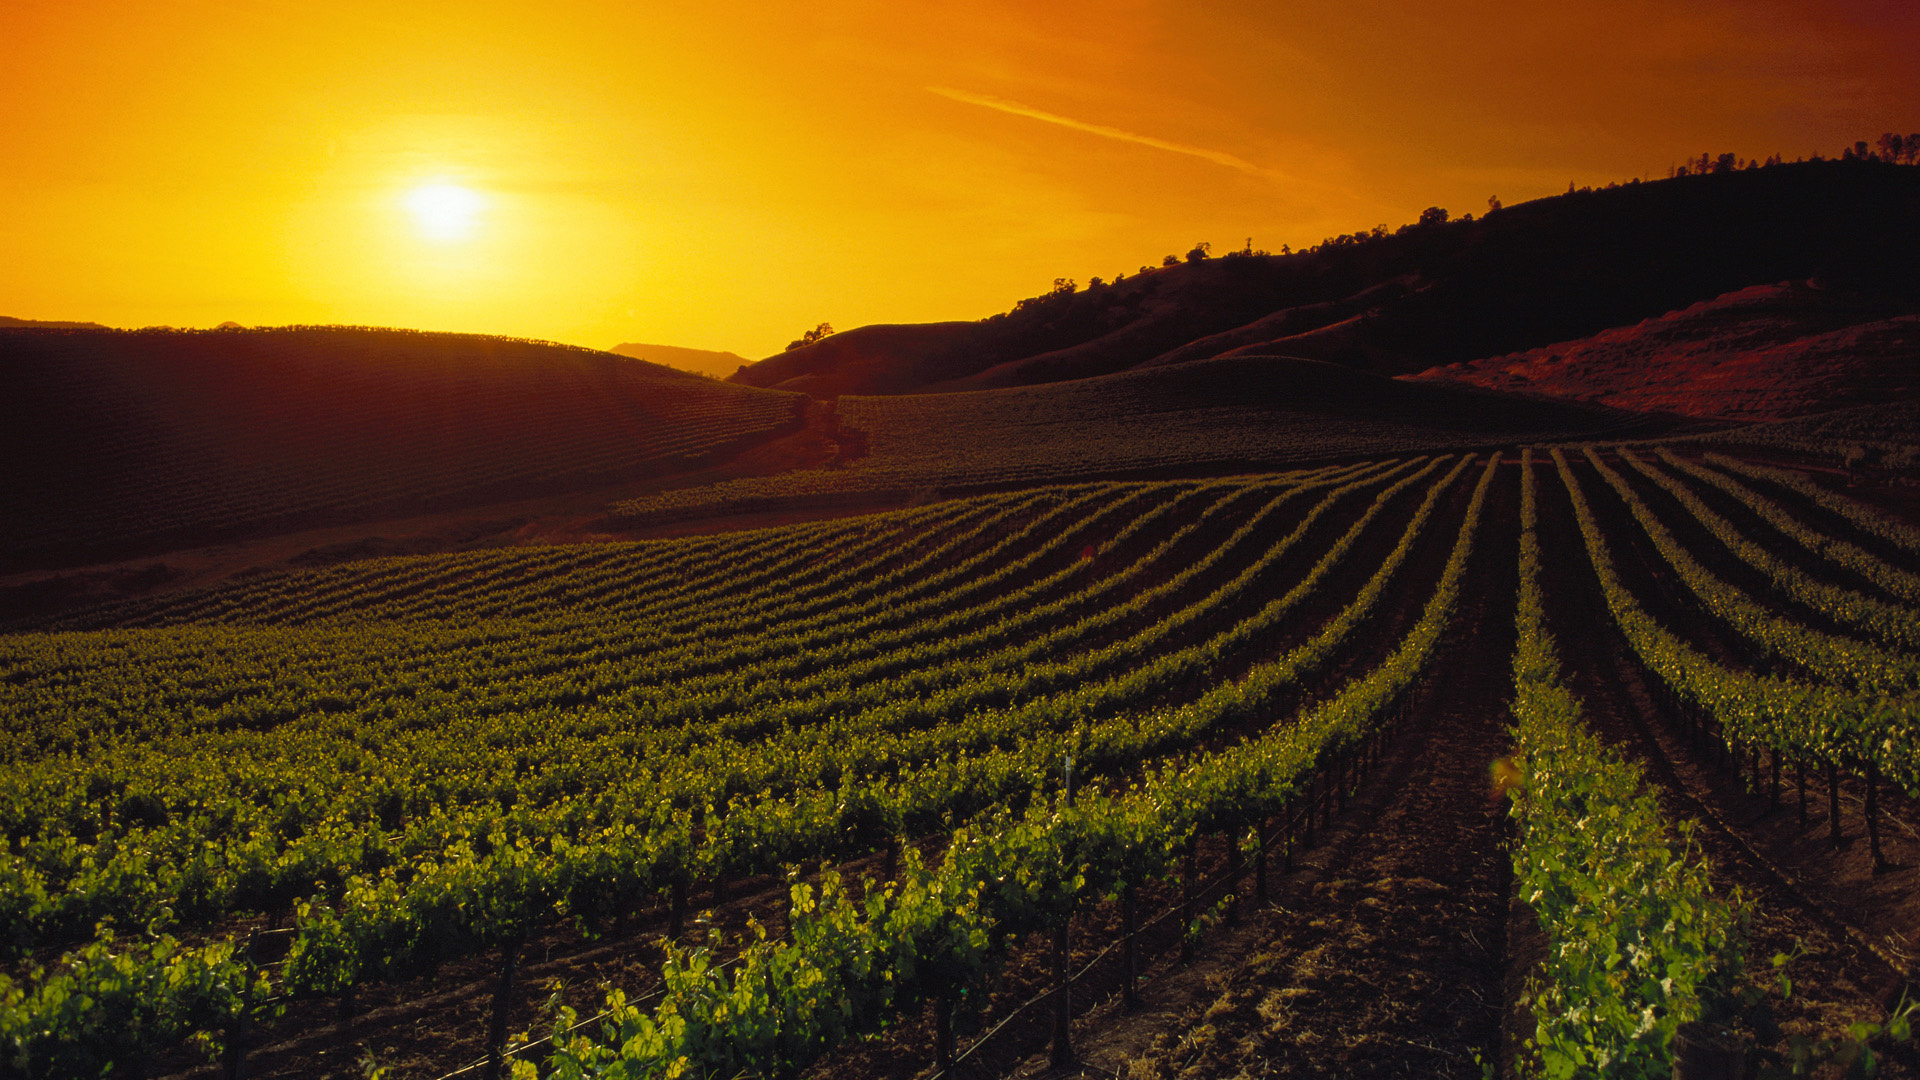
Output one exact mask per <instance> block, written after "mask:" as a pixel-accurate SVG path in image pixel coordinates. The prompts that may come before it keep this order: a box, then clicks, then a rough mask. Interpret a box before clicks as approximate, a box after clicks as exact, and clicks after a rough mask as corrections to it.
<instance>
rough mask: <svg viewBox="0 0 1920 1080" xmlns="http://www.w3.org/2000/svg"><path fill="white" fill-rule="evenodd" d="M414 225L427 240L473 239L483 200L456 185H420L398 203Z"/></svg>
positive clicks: (485, 203)
mask: <svg viewBox="0 0 1920 1080" xmlns="http://www.w3.org/2000/svg"><path fill="white" fill-rule="evenodd" d="M402 201H403V202H404V203H405V204H406V207H407V210H408V211H409V212H411V213H412V214H413V221H414V224H415V225H416V226H417V227H418V228H419V229H420V232H421V234H422V235H424V236H426V237H427V238H428V239H430V240H464V239H466V238H467V237H469V236H471V235H473V230H474V226H475V225H476V224H477V221H478V218H479V216H480V211H481V210H482V209H484V208H485V207H486V205H487V200H486V199H485V198H484V197H483V196H481V195H480V193H479V192H477V191H474V190H473V189H471V188H464V187H461V186H460V185H459V184H423V185H421V186H420V187H417V188H414V189H413V190H412V191H409V192H407V194H406V197H405V199H403V200H402Z"/></svg>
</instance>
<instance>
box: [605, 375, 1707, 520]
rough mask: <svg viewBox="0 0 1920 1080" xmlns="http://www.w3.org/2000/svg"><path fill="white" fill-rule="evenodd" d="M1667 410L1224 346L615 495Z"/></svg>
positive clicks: (1334, 440)
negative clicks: (733, 473) (817, 463)
mask: <svg viewBox="0 0 1920 1080" xmlns="http://www.w3.org/2000/svg"><path fill="white" fill-rule="evenodd" d="M1675 422H1676V418H1674V417H1665V416H1658V415H1649V414H1643V413H1635V412H1629V411H1625V410H1620V409H1613V408H1608V407H1605V406H1600V405H1591V404H1584V403H1579V402H1567V401H1559V400H1555V399H1551V398H1543V397H1538V396H1527V395H1522V394H1512V393H1506V392H1501V391H1490V390H1484V389H1481V388H1479V387H1473V386H1465V385H1455V384H1451V383H1444V382H1431V381H1430V382H1417V381H1408V380H1399V379H1390V378H1386V377H1385V376H1381V375H1375V374H1372V373H1370V372H1365V371H1359V370H1356V369H1353V368H1349V367H1345V366H1342V365H1339V364H1331V363H1327V362H1324V361H1318V360H1302V359H1298V358H1295V357H1283V356H1232V357H1221V358H1218V359H1212V360H1202V361H1196V362H1194V363H1190V364H1182V365H1179V366H1177V367H1151V368H1143V369H1141V370H1137V371H1124V372H1118V373H1116V374H1112V375H1102V376H1096V377H1093V378H1088V379H1075V380H1067V381H1062V382H1053V383H1044V384H1040V385H1036V386H1023V387H1009V388H1006V389H1000V390H983V391H977V392H972V393H946V394H890V395H868V396H853V395H848V396H844V397H841V398H839V399H838V400H837V401H836V402H834V403H833V404H832V407H831V413H830V414H829V422H828V424H827V425H825V426H826V427H827V428H828V429H829V431H830V433H831V437H832V439H833V441H834V443H835V445H836V446H837V448H838V452H837V454H836V455H835V457H834V458H833V459H832V460H831V461H830V462H829V463H827V466H826V467H823V468H812V469H801V470H795V471H788V472H783V473H779V474H776V475H767V476H749V477H742V478H736V479H730V480H726V481H723V482H721V483H718V484H711V485H702V486H697V487H688V488H678V489H673V490H668V491H663V492H660V493H658V494H653V495H647V496H642V497H641V498H638V499H634V500H630V501H627V502H624V503H621V504H619V505H617V506H616V507H615V508H614V514H615V516H616V518H620V519H626V520H640V519H658V518H660V517H663V516H705V515H708V514H713V513H719V512H740V511H762V510H770V509H782V508H794V507H800V506H808V505H816V506H817V505H819V504H821V503H822V502H832V501H838V502H843V503H855V504H859V503H863V502H870V501H873V500H875V499H878V498H892V499H903V498H912V497H915V496H917V495H924V494H925V493H927V492H929V491H939V492H942V493H951V492H955V491H971V490H986V489H992V488H999V487H1013V486H1019V485H1022V484H1030V483H1043V482H1053V481H1060V480H1085V479H1093V478H1113V477H1143V476H1175V475H1193V474H1207V473H1212V474H1219V473H1228V472H1234V471H1253V470H1260V469H1271V468H1279V467H1292V466H1298V465H1303V464H1308V463H1318V462H1326V461H1333V460H1341V459H1347V458H1353V457H1360V456H1376V455H1391V454H1399V453H1416V452H1432V451H1441V450H1457V449H1462V448H1468V447H1484V446H1499V445H1505V444H1510V443H1513V442H1516V441H1531V440H1559V439H1574V438H1595V437H1602V436H1617V435H1622V434H1634V435H1642V434H1644V435H1652V434H1656V433H1659V432H1661V431H1666V430H1671V429H1672V428H1673V426H1674V424H1675Z"/></svg>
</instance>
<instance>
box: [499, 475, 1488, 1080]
mask: <svg viewBox="0 0 1920 1080" xmlns="http://www.w3.org/2000/svg"><path fill="white" fill-rule="evenodd" d="M1497 462H1498V459H1497V458H1496V459H1495V460H1494V461H1493V462H1491V463H1490V464H1489V466H1488V468H1487V469H1486V471H1485V472H1484V473H1483V474H1482V477H1481V480H1480V483H1479V484H1478V486H1477V487H1476V489H1475V492H1474V497H1473V500H1472V502H1471V503H1470V506H1469V510H1468V514H1467V518H1466V520H1465V522H1464V523H1463V524H1462V528H1461V531H1460V535H1459V538H1458V539H1457V540H1456V542H1455V545H1454V549H1453V553H1452V555H1451V557H1450V558H1449V561H1448V563H1447V567H1446V570H1445V571H1444V573H1443V575H1442V577H1441V580H1440V582H1439V583H1438V586H1437V587H1436V589H1435V591H1434V593H1433V595H1432V597H1431V598H1430V599H1429V600H1428V602H1427V604H1426V605H1425V608H1424V610H1423V612H1422V615H1421V618H1420V619H1419V621H1418V622H1417V623H1416V624H1415V625H1414V627H1413V628H1412V630H1411V631H1410V632H1409V633H1408V635H1407V636H1406V637H1405V638H1404V639H1403V640H1402V641H1401V642H1400V644H1399V645H1398V647H1397V648H1396V649H1395V650H1394V652H1393V653H1392V654H1391V655H1390V656H1389V657H1388V659H1387V660H1386V661H1385V662H1384V663H1382V664H1381V665H1380V666H1379V667H1377V668H1375V669H1374V670H1372V671H1370V672H1368V673H1366V674H1363V675H1361V676H1359V677H1357V678H1355V679H1354V680H1352V681H1351V682H1350V683H1348V684H1347V686H1346V687H1344V688H1343V689H1342V690H1341V691H1340V693H1339V694H1337V695H1336V696H1335V697H1334V698H1332V699H1331V700H1330V701H1328V702H1326V703H1325V704H1324V705H1321V706H1318V707H1316V708H1314V709H1312V710H1310V711H1308V712H1307V713H1306V714H1304V715H1302V716H1300V717H1298V718H1296V720H1295V721H1294V722H1293V723H1291V724H1281V725H1278V726H1276V727H1274V728H1272V729H1270V730H1269V731H1268V732H1267V733H1265V734H1262V735H1260V736H1257V737H1255V738H1252V739H1249V740H1247V741H1246V742H1243V743H1241V744H1238V745H1236V746H1233V747H1230V748H1227V749H1225V750H1221V751H1218V752H1215V753H1211V754H1207V755H1203V756H1201V757H1199V758H1197V759H1195V760H1193V761H1191V762H1186V763H1180V764H1173V765H1169V766H1165V767H1163V768H1160V769H1158V770H1154V771H1151V772H1149V773H1148V775H1147V776H1146V777H1145V778H1144V779H1143V780H1142V781H1140V782H1138V783H1137V784H1135V785H1133V786H1132V787H1129V788H1127V789H1125V790H1124V791H1121V792H1118V793H1114V794H1109V793H1099V792H1089V793H1083V794H1082V795H1080V797H1078V798H1077V799H1072V798H1068V797H1066V796H1065V795H1063V796H1062V797H1060V798H1058V799H1055V800H1036V801H1035V802H1034V803H1033V804H1032V805H1030V806H1029V807H1028V809H1027V810H1026V812H1025V813H1024V814H1023V815H1021V816H1020V817H1019V818H1017V819H1007V820H1002V821H996V822H993V823H992V825H991V826H989V827H978V828H962V829H960V830H959V831H957V832H956V833H955V834H954V836H953V837H952V840H951V842H950V844H949V845H948V848H947V852H946V856H945V858H944V860H943V861H942V863H941V865H940V867H939V868H938V869H937V870H935V869H929V868H927V867H924V866H921V865H918V864H917V863H916V862H913V861H910V862H909V865H908V872H907V874H906V875H905V880H904V882H903V883H902V884H901V885H900V886H899V887H898V888H897V889H889V890H885V891H882V892H880V893H878V894H876V895H871V896H869V897H868V898H866V899H865V900H864V901H860V902H854V901H851V900H849V899H847V898H846V896H845V894H844V893H842V892H840V891H838V890H837V889H835V888H834V887H833V885H832V884H831V883H829V884H828V886H827V888H826V889H825V890H824V892H825V895H824V897H823V898H821V899H818V900H816V899H815V897H814V896H813V895H812V893H811V891H810V890H807V889H805V888H799V889H795V890H794V893H793V900H794V915H793V917H792V920H793V935H792V937H793V940H792V941H790V942H783V941H775V940H772V939H769V938H767V937H766V936H764V934H762V935H760V936H757V937H756V938H755V939H754V940H753V941H750V942H749V943H747V946H746V948H745V949H744V951H743V954H742V963H741V964H740V965H739V966H738V967H736V968H735V969H734V970H733V971H732V972H731V973H728V972H722V971H720V970H719V969H717V968H716V967H714V966H713V965H712V964H711V961H710V958H709V956H708V955H707V954H706V953H705V952H703V951H700V950H696V951H694V952H692V953H689V954H679V955H676V956H674V957H673V958H672V959H671V960H670V961H669V968H668V993H667V997H666V999H665V1000H664V1001H663V1002H662V1003H661V1005H660V1006H658V1007H657V1008H656V1009H655V1011H654V1012H653V1013H652V1014H651V1015H648V1014H646V1013H644V1012H642V1011H641V1010H639V1009H637V1008H635V1007H633V1006H631V1005H629V1004H628V1003H627V1002H626V1001H625V999H624V997H623V996H621V995H619V994H617V993H616V994H615V995H613V996H611V997H610V999H609V1002H608V1006H609V1009H608V1012H609V1016H608V1018H607V1020H606V1022H605V1023H604V1024H603V1025H602V1029H601V1030H600V1031H599V1032H597V1033H588V1034H582V1033H579V1032H572V1033H564V1034H560V1035H559V1036H558V1037H557V1038H556V1040H555V1046H554V1052H553V1054H552V1056H551V1059H550V1060H549V1062H548V1064H547V1073H546V1074H547V1075H549V1076H554V1077H584V1076H600V1077H616V1076H619V1077H634V1076H648V1075H655V1074H658V1073H662V1072H664V1071H666V1070H667V1069H669V1068H675V1069H682V1070H685V1071H687V1072H691V1073H695V1074H718V1075H727V1074H732V1073H736V1072H740V1071H749V1070H750V1071H780V1070H784V1069H788V1068H792V1067H795V1066H798V1065H802V1064H804V1063H805V1062H807V1061H808V1060H810V1059H811V1058H812V1057H814V1056H815V1055H817V1054H818V1053H819V1051H820V1050H822V1049H823V1048H825V1047H826V1046H829V1045H831V1044H832V1043H833V1042H835V1041H838V1040H839V1039H840V1038H843V1037H845V1036H846V1035H847V1034H850V1033H852V1032H857V1031H859V1030H862V1029H870V1028H872V1027H875V1026H878V1025H879V1024H880V1023H882V1022H883V1021H884V1020H885V1019H886V1018H887V1017H889V1016H891V1015H895V1014H897V1013H899V1012H901V1011H904V1010H909V1009H915V1008H918V1007H921V1006H922V1005H923V1003H926V1002H929V1001H930V1002H932V1003H933V1004H934V1007H935V1009H936V1010H938V1011H940V1012H946V1011H948V1010H950V1009H951V1008H952V1006H953V1002H954V1001H955V1000H956V999H957V998H959V997H960V996H961V995H962V994H964V993H967V992H969V991H972V990H975V989H977V987H978V985H979V982H980V980H981V976H982V974H983V973H984V971H985V969H986V968H987V966H988V964H989V963H990V961H991V958H992V956H993V955H994V954H995V953H996V952H998V951H1001V950H1004V948H1005V947H1006V944H1007V943H1008V942H1010V941H1012V940H1015V939H1018V938H1020V937H1024V936H1025V935H1026V934H1029V933H1033V932H1036V931H1048V932H1053V933H1055V934H1056V935H1057V934H1058V932H1059V928H1061V927H1063V926H1065V925H1066V923H1067V921H1068V920H1069V919H1070V918H1071V916H1072V915H1073V913H1074V912H1075V911H1076V910H1078V909H1080V908H1082V907H1084V906H1086V905H1088V904H1090V903H1093V902H1097V901H1099V900H1102V899H1106V898H1111V897H1115V896H1118V895H1121V894H1123V893H1126V892H1129V891H1130V890H1132V889H1136V888H1138V887H1139V886H1140V885H1142V884H1145V883H1146V882H1147V881H1149V880H1151V879H1153V878H1157V877H1162V876H1165V875H1166V874H1168V873H1170V872H1171V871H1172V869H1173V868H1174V866H1175V864H1176V862H1177V860H1178V856H1179V853H1180V852H1181V851H1182V850H1183V849H1184V847H1185V845H1186V843H1187V842H1188V840H1189V839H1190V838H1191V837H1192V836H1194V835H1195V834H1196V833H1199V832H1209V831H1225V832H1227V833H1228V834H1229V835H1230V836H1231V837H1233V842H1236V843H1237V842H1239V840H1240V838H1241V836H1242V834H1244V833H1247V832H1248V831H1250V830H1251V831H1254V832H1256V833H1258V835H1259V836H1261V837H1262V838H1264V836H1265V835H1266V824H1267V822H1268V820H1269V819H1270V818H1272V817H1274V816H1275V815H1280V814H1284V813H1288V812H1290V811H1291V810H1292V809H1293V808H1294V804H1295V801H1296V800H1297V799H1299V798H1300V797H1301V794H1302V793H1303V792H1304V791H1305V789H1306V785H1307V783H1308V782H1309V779H1310V778H1311V777H1312V776H1314V775H1315V774H1316V773H1318V772H1320V771H1321V770H1323V769H1327V768H1329V767H1330V766H1333V764H1334V762H1335V760H1336V759H1338V758H1340V757H1341V756H1342V755H1345V754H1352V753H1354V752H1356V751H1357V750H1358V749H1359V748H1360V747H1362V746H1364V745H1367V744H1369V743H1370V742H1371V741H1372V740H1374V739H1376V738H1377V737H1378V736H1379V734H1380V732H1381V730H1382V728H1383V727H1384V725H1385V723H1386V722H1387V721H1388V719H1389V717H1391V716H1392V715H1393V714H1394V708H1393V706H1394V705H1396V704H1397V703H1398V702H1399V701H1400V700H1401V698H1402V696H1403V695H1405V694H1406V693H1407V692H1408V691H1409V689H1411V688H1412V686H1413V685H1414V683H1415V681H1416V680H1417V679H1418V678H1419V676H1420V674H1421V673H1422V671H1423V670H1424V668H1425V665H1426V663H1427V662H1428V661H1429V660H1430V659H1431V657H1432V654H1433V652H1434V649H1435V647H1436V645H1437V643H1438V641H1439V639H1440V635H1441V633H1442V632H1443V631H1444V629H1445V627H1446V625H1447V623H1448V622H1449V621H1450V619H1451V617H1452V615H1453V613H1454V609H1455V607H1456V605H1457V603H1458V599H1459V589H1460V584H1461V581H1462V578H1463V577H1464V574H1465V568H1466V564H1467V559H1468V558H1469V556H1470V554H1471V551H1472V540H1473V535H1474V531H1475V529H1476V527H1477V525H1478V521H1479V516H1480V511H1481V508H1482V506H1483V505H1484V501H1485V493H1486V490H1487V487H1488V484H1489V483H1490V482H1491V480H1492V477H1493V475H1494V469H1495V466H1496V465H1497ZM1067 794H1071V793H1067ZM1056 940H1058V939H1057V938H1056ZM1057 948H1058V946H1056V949H1057ZM576 1022H577V1017H575V1016H574V1015H573V1014H571V1013H565V1014H563V1015H562V1024H563V1025H564V1026H565V1027H566V1028H571V1027H573V1026H574V1024H575V1023H576ZM516 1070H517V1072H516V1075H520V1076H537V1075H539V1073H540V1070H539V1069H537V1068H535V1067H534V1066H532V1065H531V1064H520V1065H516Z"/></svg>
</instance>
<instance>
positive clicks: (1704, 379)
mask: <svg viewBox="0 0 1920 1080" xmlns="http://www.w3.org/2000/svg"><path fill="white" fill-rule="evenodd" d="M1911 310H1912V305H1910V304H1907V305H1903V304H1900V303H1897V302H1891V301H1889V300H1887V299H1884V298H1875V297H1871V296H1862V295H1860V294H1857V293H1849V292H1842V291H1839V290H1836V289H1831V288H1818V287H1814V286H1809V285H1807V284H1804V283H1800V282H1782V283H1778V284H1774V285H1754V286H1751V287H1749V288H1745V289H1740V290H1738V291H1735V292H1731V293H1728V294H1726V295H1724V296H1720V297H1716V298H1714V299H1712V300H1706V301H1702V302H1701V303H1698V304H1694V305H1692V306H1690V307H1687V308H1685V309H1682V310H1680V311H1675V312H1671V313H1669V314H1666V315H1662V316H1660V317H1659V318H1655V319H1648V320H1646V321H1644V322H1641V323H1637V324H1635V325H1633V326H1623V327H1616V328H1613V329H1610V330H1603V331H1601V332H1600V333H1598V334H1595V335H1593V336H1592V337H1589V338H1584V339H1581V340H1579V341H1567V342H1558V343H1555V344H1553V345H1545V346H1541V347H1540V348H1537V349H1530V350H1527V351H1526V352H1520V353H1510V354H1508V355H1505V356H1496V357H1492V358H1490V359H1486V360H1475V361H1471V362H1468V363H1462V364H1449V365H1446V366H1444V367H1435V368H1431V369H1429V370H1427V371H1425V372H1422V373H1421V374H1420V375H1418V376H1414V378H1419V379H1436V380H1450V381H1455V382H1461V383H1469V384H1472V385H1475V386H1484V387H1489V388H1493V389H1500V390H1518V391H1525V392H1530V393H1540V394H1552V395H1554V396H1555V397H1561V398H1572V399H1577V400H1581V401H1594V402H1599V403H1602V404H1606V405H1612V406H1615V407H1617V408H1623V409H1652V410H1660V411H1665V412H1675V413H1682V414H1685V415H1690V416H1703V417H1717V418H1723V419H1733V420H1743V421H1765V420H1774V419H1784V418H1787V417H1796V416H1805V415H1809V414H1812V413H1819V412H1825V411H1828V410H1832V409H1840V408H1849V407H1852V406H1857V405H1868V404H1875V403H1882V402H1889V401H1900V400H1907V399H1912V398H1916V397H1920V314H1908V313H1906V312H1909V311H1911Z"/></svg>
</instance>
